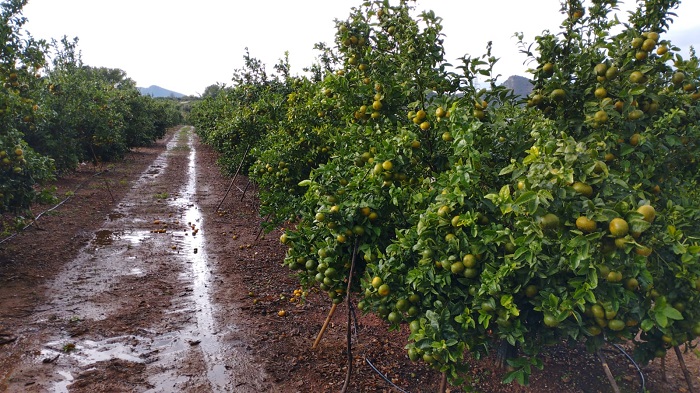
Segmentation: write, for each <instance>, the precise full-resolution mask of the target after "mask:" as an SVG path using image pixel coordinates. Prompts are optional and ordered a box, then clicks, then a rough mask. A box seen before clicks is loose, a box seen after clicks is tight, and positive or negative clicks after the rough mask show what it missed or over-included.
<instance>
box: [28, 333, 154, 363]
mask: <svg viewBox="0 0 700 393" xmlns="http://www.w3.org/2000/svg"><path fill="white" fill-rule="evenodd" d="M134 339H138V338H136V337H134V336H122V337H112V338H109V339H107V340H103V341H92V340H85V341H82V342H78V343H71V344H73V346H74V349H71V350H70V351H69V352H67V353H65V351H64V350H63V348H64V346H66V345H69V344H67V343H65V342H61V341H54V342H50V343H48V344H46V349H43V350H42V351H41V357H42V358H52V357H54V356H56V352H59V353H62V356H70V358H71V359H74V360H76V361H77V362H78V364H80V365H81V366H88V365H91V364H94V363H97V362H103V361H106V360H111V359H121V360H125V361H128V362H135V363H143V359H142V358H141V357H140V356H139V355H140V354H139V353H135V351H136V350H137V349H138V348H137V347H135V346H133V345H131V344H129V343H123V342H121V341H122V340H131V341H133V340H134Z"/></svg>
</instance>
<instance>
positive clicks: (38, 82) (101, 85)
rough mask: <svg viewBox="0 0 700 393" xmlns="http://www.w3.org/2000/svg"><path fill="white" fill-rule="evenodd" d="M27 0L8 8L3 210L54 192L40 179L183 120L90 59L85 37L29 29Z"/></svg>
mask: <svg viewBox="0 0 700 393" xmlns="http://www.w3.org/2000/svg"><path fill="white" fill-rule="evenodd" d="M26 2H27V1H26V0H11V1H5V2H3V3H2V5H1V6H0V7H1V8H0V10H1V11H2V14H1V15H0V19H1V20H0V23H2V26H3V29H2V32H1V33H0V35H2V37H3V44H2V51H1V52H0V84H1V85H2V87H1V88H0V212H5V211H21V210H22V209H26V208H27V207H28V206H29V204H31V203H32V202H34V201H36V200H37V199H38V198H39V199H41V198H46V197H49V198H50V194H49V193H45V192H41V189H40V185H41V183H42V182H44V181H46V180H49V179H52V178H54V177H55V175H56V174H57V173H59V172H65V171H70V170H73V169H75V168H76V165H77V164H78V163H82V162H92V163H94V164H98V163H101V162H103V161H108V160H113V159H117V158H120V157H122V156H123V154H124V153H126V151H127V150H128V149H129V148H131V147H134V146H142V145H144V144H148V143H151V142H153V141H154V140H155V139H157V138H159V137H162V136H163V135H164V134H165V130H166V128H167V127H170V126H173V125H176V124H179V123H181V122H182V115H181V114H180V112H179V110H178V108H177V106H176V104H175V103H174V102H172V101H165V100H155V99H153V98H151V97H145V96H141V94H140V92H139V91H138V89H137V88H136V85H135V83H134V81H132V80H131V79H128V78H127V77H126V74H125V73H124V72H123V71H122V70H118V69H107V68H94V67H90V66H87V65H85V64H83V63H82V61H81V59H80V53H79V52H78V50H77V47H76V46H77V39H76V40H74V41H69V40H67V39H66V38H65V37H64V38H63V39H62V40H60V41H55V40H54V41H53V42H51V43H47V42H45V41H43V40H35V39H33V38H32V37H31V36H29V35H28V33H25V32H23V31H22V26H23V24H24V23H25V21H26V20H25V19H24V18H23V17H22V7H23V6H24V5H25V4H26ZM49 58H50V59H51V60H49Z"/></svg>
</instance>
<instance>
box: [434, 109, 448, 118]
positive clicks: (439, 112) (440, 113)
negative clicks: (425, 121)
mask: <svg viewBox="0 0 700 393" xmlns="http://www.w3.org/2000/svg"><path fill="white" fill-rule="evenodd" d="M445 115H447V112H446V111H445V109H443V107H441V106H439V107H438V108H437V109H436V110H435V116H437V117H438V118H441V117H445Z"/></svg>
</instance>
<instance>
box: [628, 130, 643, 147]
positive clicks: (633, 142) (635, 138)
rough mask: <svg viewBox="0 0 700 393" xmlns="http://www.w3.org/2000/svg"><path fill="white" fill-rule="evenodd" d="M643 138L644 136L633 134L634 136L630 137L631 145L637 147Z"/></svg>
mask: <svg viewBox="0 0 700 393" xmlns="http://www.w3.org/2000/svg"><path fill="white" fill-rule="evenodd" d="M641 137H642V136H641V135H639V134H638V133H634V134H632V136H631V137H630V145H632V146H637V145H639V139H640V138H641Z"/></svg>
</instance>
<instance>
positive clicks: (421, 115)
mask: <svg viewBox="0 0 700 393" xmlns="http://www.w3.org/2000/svg"><path fill="white" fill-rule="evenodd" d="M425 115H426V114H425V111H424V110H423V109H421V110H419V111H418V112H416V117H415V119H418V121H419V122H420V121H423V119H425Z"/></svg>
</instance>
